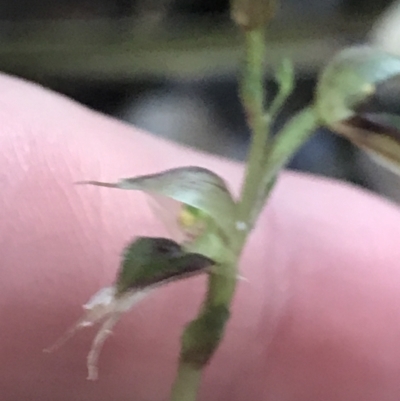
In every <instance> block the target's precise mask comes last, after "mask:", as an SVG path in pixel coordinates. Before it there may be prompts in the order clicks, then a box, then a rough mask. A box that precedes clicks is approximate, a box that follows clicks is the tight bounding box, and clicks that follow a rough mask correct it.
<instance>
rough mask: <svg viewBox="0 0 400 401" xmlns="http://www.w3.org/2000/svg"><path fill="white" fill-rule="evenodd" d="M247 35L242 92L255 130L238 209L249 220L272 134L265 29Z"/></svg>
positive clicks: (248, 115) (241, 215) (249, 123)
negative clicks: (266, 84)
mask: <svg viewBox="0 0 400 401" xmlns="http://www.w3.org/2000/svg"><path fill="white" fill-rule="evenodd" d="M245 39H246V60H245V67H244V72H243V77H242V80H241V83H240V88H241V90H240V94H241V99H242V103H243V106H244V109H245V111H246V116H247V122H248V125H249V127H250V129H251V131H252V141H251V145H250V151H249V157H248V163H247V170H246V174H245V178H244V183H243V188H242V193H241V200H240V204H239V210H238V219H239V221H241V222H246V221H247V220H248V216H249V215H250V213H251V210H252V208H253V205H254V200H255V198H256V196H257V191H258V185H259V182H260V179H261V174H262V171H263V160H264V157H265V148H266V146H267V141H268V137H269V129H268V128H269V121H268V119H267V118H266V116H265V110H264V99H265V90H264V57H265V38H264V29H263V28H258V29H257V30H254V31H248V32H245Z"/></svg>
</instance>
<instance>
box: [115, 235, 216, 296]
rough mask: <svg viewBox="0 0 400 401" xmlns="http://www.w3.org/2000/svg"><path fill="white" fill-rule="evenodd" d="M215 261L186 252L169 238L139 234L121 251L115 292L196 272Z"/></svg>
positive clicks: (154, 284)
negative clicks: (139, 235) (141, 235)
mask: <svg viewBox="0 0 400 401" xmlns="http://www.w3.org/2000/svg"><path fill="white" fill-rule="evenodd" d="M214 264H215V263H214V261H213V260H211V259H210V258H207V257H205V256H203V255H200V254H198V253H190V252H186V251H185V250H184V249H183V248H182V247H181V246H180V245H179V244H178V243H176V242H175V241H172V240H170V239H166V238H150V237H139V238H137V239H135V240H134V241H133V242H132V243H131V244H129V245H128V246H127V247H126V248H125V250H124V254H123V260H122V264H121V268H120V271H119V272H118V275H117V280H116V288H117V292H118V293H119V294H122V293H125V292H126V291H130V290H143V289H147V288H154V287H156V286H159V285H162V284H165V283H168V282H171V281H176V280H180V279H182V278H187V277H191V276H194V275H198V274H200V273H203V272H205V271H206V270H207V268H210V267H211V266H213V265H214Z"/></svg>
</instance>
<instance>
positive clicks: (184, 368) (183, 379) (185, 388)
mask: <svg viewBox="0 0 400 401" xmlns="http://www.w3.org/2000/svg"><path fill="white" fill-rule="evenodd" d="M177 377H178V378H179V380H176V381H175V385H174V386H173V388H172V393H171V399H172V400H174V401H192V400H193V401H194V400H196V397H197V392H198V390H199V386H200V381H201V369H197V368H196V367H194V366H193V365H191V364H186V363H180V364H179V368H178V374H177Z"/></svg>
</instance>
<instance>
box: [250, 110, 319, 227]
mask: <svg viewBox="0 0 400 401" xmlns="http://www.w3.org/2000/svg"><path fill="white" fill-rule="evenodd" d="M319 125H320V124H319V120H318V118H317V116H316V113H315V111H314V109H313V108H312V107H308V108H305V109H303V110H301V111H300V112H298V113H297V114H296V115H295V116H294V117H292V118H291V119H290V120H289V121H288V122H287V123H286V124H285V126H284V127H283V128H282V129H281V131H280V132H279V133H278V135H277V136H276V138H275V140H274V141H273V144H272V146H271V148H270V151H269V153H268V154H267V159H266V162H265V165H264V174H263V177H262V180H260V182H259V192H258V199H257V201H256V202H255V203H253V209H252V212H251V216H250V219H249V225H250V226H252V225H253V224H254V223H255V221H256V220H257V218H258V216H259V214H260V213H261V211H262V209H263V207H264V205H265V202H266V200H267V198H268V195H269V193H270V191H271V189H272V188H273V186H274V183H275V180H276V177H277V174H278V173H279V171H280V170H281V169H282V168H283V167H284V166H285V165H286V164H287V163H288V162H289V161H290V158H291V157H292V156H293V155H294V154H295V153H296V152H297V151H298V150H299V148H300V147H301V146H302V145H303V144H304V143H305V142H306V141H307V140H308V139H309V138H310V137H311V135H312V134H313V133H314V131H315V130H316V128H317V127H318V126H319Z"/></svg>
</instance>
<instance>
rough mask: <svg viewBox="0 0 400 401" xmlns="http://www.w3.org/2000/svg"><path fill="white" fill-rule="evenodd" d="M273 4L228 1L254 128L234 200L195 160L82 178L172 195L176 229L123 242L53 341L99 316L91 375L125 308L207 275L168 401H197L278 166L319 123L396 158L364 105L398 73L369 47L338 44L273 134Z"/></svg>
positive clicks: (398, 151)
mask: <svg viewBox="0 0 400 401" xmlns="http://www.w3.org/2000/svg"><path fill="white" fill-rule="evenodd" d="M274 9H275V4H274V1H272V0H233V1H232V18H233V20H234V21H235V23H236V24H237V25H238V27H239V28H240V30H241V31H242V33H243V37H244V43H245V44H244V50H245V57H244V64H243V71H242V78H241V82H240V84H241V85H240V96H241V100H242V103H243V107H244V109H245V112H246V116H247V121H248V125H249V127H250V129H251V131H252V142H251V147H250V151H249V157H248V162H247V165H246V173H245V178H244V182H243V187H242V191H241V194H240V197H239V198H238V199H234V198H233V196H232V195H231V193H230V191H229V189H228V187H227V185H226V184H225V182H224V180H223V179H222V178H220V177H219V176H218V175H216V174H215V173H213V172H211V171H209V170H207V169H204V168H199V167H182V168H176V169H171V170H167V171H164V172H161V173H158V174H152V175H146V176H141V177H134V178H128V179H122V180H120V181H119V182H117V183H101V182H96V181H88V182H84V183H85V184H91V185H99V186H105V187H110V188H119V189H122V190H136V191H143V192H145V193H147V194H148V195H149V196H150V197H151V198H152V199H153V201H155V204H156V205H158V207H159V208H160V209H163V208H164V205H165V200H167V199H169V202H170V203H169V206H168V207H167V208H166V209H165V208H164V209H165V210H164V212H165V213H164V216H166V219H164V220H165V222H167V224H168V225H169V226H170V227H171V226H172V230H171V232H173V233H174V235H173V236H174V240H170V239H164V238H146V237H139V238H136V239H135V240H134V241H133V242H132V243H131V244H130V245H128V247H127V248H126V249H125V252H124V253H123V257H122V263H121V267H120V270H119V272H118V274H117V278H116V281H115V283H114V285H112V286H111V287H107V288H105V289H102V290H101V291H100V292H99V293H97V294H96V295H95V296H94V297H93V298H92V299H91V300H90V301H89V302H88V303H87V304H86V305H85V306H84V309H85V310H86V313H85V315H84V317H83V318H82V319H81V320H80V321H78V323H77V324H76V325H75V326H74V327H73V328H72V329H71V330H70V331H69V332H68V333H67V334H66V335H65V336H64V337H63V338H62V339H61V340H60V341H58V342H57V343H56V344H55V345H54V346H53V347H52V348H51V349H54V348H56V347H58V346H59V345H60V344H61V343H62V342H64V341H65V340H66V339H67V338H69V337H70V336H71V335H72V334H73V333H74V332H75V331H76V330H78V329H80V328H83V327H86V326H88V325H92V324H94V323H96V322H99V321H101V320H103V321H104V323H103V326H101V328H100V330H99V332H98V334H97V336H96V338H95V340H94V342H93V346H92V349H91V351H90V353H89V356H88V369H89V378H91V379H94V378H96V377H97V370H96V369H97V368H96V366H97V358H98V355H99V352H100V349H101V346H102V344H103V342H104V340H105V338H106V337H107V335H108V334H109V333H110V330H111V328H112V327H113V325H114V324H115V323H116V322H117V320H118V318H119V317H120V315H121V314H122V313H124V312H126V311H127V310H129V309H130V308H131V307H132V306H133V305H134V304H135V303H136V302H138V301H139V300H140V299H142V298H143V296H144V295H146V294H147V293H148V292H149V291H152V290H154V289H155V288H157V287H158V286H160V285H162V284H165V283H169V282H171V281H176V280H180V279H183V278H186V277H191V276H193V275H197V274H207V275H208V289H207V293H206V296H205V300H204V302H203V305H202V307H201V310H200V311H199V314H198V316H197V317H196V318H195V319H194V320H193V321H192V322H190V323H189V324H188V325H187V327H186V328H185V330H184V333H183V335H182V345H181V353H180V357H179V369H178V374H177V377H176V380H175V383H174V385H173V388H172V394H171V400H173V401H193V400H195V399H196V397H197V393H198V388H199V385H200V380H201V374H202V370H203V368H204V367H205V366H206V365H207V364H208V362H209V361H210V359H211V357H212V356H213V354H214V352H215V351H216V349H217V348H218V345H219V343H220V341H221V340H222V339H223V336H224V330H225V325H226V323H227V321H228V319H229V315H230V305H231V301H232V298H233V296H234V294H235V288H236V284H237V280H238V277H239V271H238V270H239V260H240V255H241V253H242V250H243V247H244V246H245V244H246V240H247V237H248V235H249V233H250V232H251V231H252V229H253V227H254V225H255V223H256V221H257V218H258V216H259V214H260V212H261V211H262V209H263V207H264V205H265V202H266V200H267V198H268V195H269V193H270V191H271V189H272V188H273V186H274V183H275V181H276V179H277V176H278V174H279V172H280V171H281V169H282V168H283V167H284V165H285V164H286V163H287V162H288V161H289V160H290V158H291V157H292V156H293V154H294V153H295V152H296V151H297V149H298V148H299V147H300V146H301V145H302V144H304V142H305V141H307V139H308V138H309V137H310V136H311V135H312V134H313V132H314V131H315V129H316V128H317V127H319V126H323V125H325V126H327V127H329V128H331V129H333V130H334V131H336V132H338V133H339V134H342V135H344V136H346V137H347V138H349V139H350V140H351V141H352V142H354V143H355V144H356V145H358V146H360V147H362V148H364V149H366V150H368V151H369V152H371V153H374V154H375V155H376V156H378V157H380V158H381V159H383V160H385V161H387V162H390V163H391V164H392V165H396V164H397V165H398V164H399V163H400V147H399V146H400V145H399V141H400V132H399V131H398V130H397V128H393V127H390V128H389V127H387V126H386V125H382V124H379V123H377V122H374V120H373V119H371V118H370V116H368V115H367V114H363V112H362V110H363V108H364V106H365V105H367V104H368V103H371V102H373V101H374V99H375V97H376V96H377V95H378V94H379V88H380V85H382V83H384V82H386V81H387V80H388V79H392V78H393V77H394V76H396V75H398V74H400V59H398V58H396V57H394V56H391V55H388V54H385V53H383V52H381V51H379V50H375V49H372V48H368V47H358V48H353V49H349V50H345V51H344V52H342V53H341V54H339V55H338V56H337V57H336V58H334V60H333V61H332V62H331V63H330V64H329V65H328V66H327V67H326V69H325V70H324V71H323V72H322V74H321V76H320V79H319V83H318V85H317V90H316V96H315V101H314V104H312V105H310V106H309V107H307V108H305V109H303V110H302V111H300V112H299V113H297V114H296V115H295V116H293V117H292V118H291V119H290V120H289V121H288V122H287V123H286V124H285V125H284V127H283V128H282V129H281V131H280V132H279V133H278V134H277V135H276V136H274V137H271V135H270V130H271V125H272V124H273V122H274V119H275V118H276V116H277V114H278V113H279V111H280V109H281V107H282V105H283V104H284V102H285V100H286V99H287V97H288V96H289V95H290V93H291V92H292V88H293V84H294V73H293V69H292V66H291V64H290V63H289V62H288V61H284V62H283V63H282V64H281V66H280V67H279V68H278V70H277V72H276V81H277V83H278V93H277V96H276V97H275V99H274V100H273V101H272V102H271V105H270V106H269V107H266V105H265V104H264V99H265V92H264V69H265V68H264V60H265V51H266V43H265V32H264V31H265V25H266V23H267V22H268V21H269V20H270V18H272V15H273V13H274ZM396 121H397V120H396ZM171 205H172V207H171ZM175 241H177V242H175Z"/></svg>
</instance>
